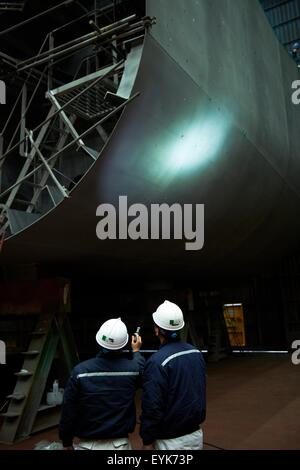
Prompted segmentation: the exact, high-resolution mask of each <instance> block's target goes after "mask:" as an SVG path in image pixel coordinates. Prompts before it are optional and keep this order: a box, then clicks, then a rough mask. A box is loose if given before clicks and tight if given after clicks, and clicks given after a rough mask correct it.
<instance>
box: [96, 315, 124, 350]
mask: <svg viewBox="0 0 300 470" xmlns="http://www.w3.org/2000/svg"><path fill="white" fill-rule="evenodd" d="M96 341H97V343H98V344H100V346H102V347H103V348H106V349H112V350H117V349H122V348H124V346H125V345H126V344H127V342H128V333H127V328H126V325H125V323H123V322H122V320H121V318H112V319H111V320H107V321H106V322H105V323H103V325H102V326H101V327H100V329H99V331H98V333H97V334H96Z"/></svg>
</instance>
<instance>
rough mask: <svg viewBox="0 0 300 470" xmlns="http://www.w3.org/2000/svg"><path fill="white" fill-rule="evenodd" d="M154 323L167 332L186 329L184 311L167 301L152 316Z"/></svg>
mask: <svg viewBox="0 0 300 470" xmlns="http://www.w3.org/2000/svg"><path fill="white" fill-rule="evenodd" d="M152 318H153V321H154V323H155V324H156V325H157V326H159V327H160V328H163V329H164V330H167V331H177V330H181V328H183V327H184V319H183V313H182V310H181V309H180V308H179V307H178V305H176V304H174V303H173V302H169V301H168V300H165V301H164V303H163V304H161V305H160V306H159V307H158V308H157V310H156V312H154V313H153V314H152Z"/></svg>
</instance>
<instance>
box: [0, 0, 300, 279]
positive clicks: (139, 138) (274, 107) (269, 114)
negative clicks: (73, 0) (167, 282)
mask: <svg viewBox="0 0 300 470" xmlns="http://www.w3.org/2000/svg"><path fill="white" fill-rule="evenodd" d="M232 4H233V1H232V0H231V1H230V0H223V1H222V2H220V1H219V0H199V1H197V0H191V1H189V2H182V1H181V0H170V1H163V2H161V1H158V0H149V1H148V4H147V14H148V15H150V16H155V17H156V19H157V20H156V21H157V24H156V25H154V26H152V28H151V29H150V31H149V33H148V34H146V37H145V43H144V49H143V54H142V60H141V63H140V67H139V71H138V75H137V78H136V81H135V85H134V89H133V91H132V94H134V93H135V92H140V96H139V97H138V98H137V99H136V100H134V101H133V102H131V103H130V104H129V105H128V106H127V107H126V109H125V110H124V111H123V114H122V115H121V117H120V119H119V121H118V124H117V126H116V128H115V129H114V131H113V133H112V135H111V136H110V139H109V141H108V142H107V143H106V146H105V147H104V149H103V151H102V153H101V155H100V157H99V158H98V160H97V161H96V162H95V163H94V164H93V166H92V167H91V169H90V170H89V172H88V173H87V174H86V176H85V178H84V179H83V180H82V181H81V182H80V183H79V184H78V186H77V188H76V189H75V190H74V191H73V193H72V196H71V198H70V199H68V200H65V201H63V202H62V203H61V204H60V205H59V206H58V207H57V208H55V210H53V211H52V212H50V213H48V214H47V215H46V216H45V217H43V218H42V219H41V220H39V221H38V222H36V223H35V224H33V225H32V226H30V227H28V228H27V229H26V230H24V231H23V232H21V233H19V234H18V235H16V236H14V237H11V238H10V239H8V240H7V241H6V242H5V245H4V249H3V253H2V255H1V256H2V257H3V259H4V260H6V259H9V260H11V259H12V258H14V259H15V260H18V261H20V260H22V261H26V260H27V261H29V260H30V261H41V262H49V261H52V262H53V261H55V262H56V261H73V262H77V261H79V260H80V261H86V262H89V261H91V260H92V261H93V266H95V267H99V268H101V266H105V267H109V266H111V267H114V268H115V267H116V266H123V269H124V270H126V269H127V268H128V269H129V267H133V268H139V269H142V268H143V269H145V270H148V269H149V270H150V269H153V271H154V272H156V271H157V273H159V272H161V269H162V268H163V267H168V270H169V272H170V266H174V268H178V269H180V270H181V272H183V273H188V272H190V271H196V272H199V273H211V274H218V273H220V272H241V271H242V270H243V271H244V272H249V273H250V272H252V271H254V270H255V269H256V268H257V266H258V265H259V264H263V263H264V262H265V261H266V260H267V259H271V258H273V259H275V258H276V259H277V258H278V257H280V256H282V255H283V254H285V253H287V252H288V251H289V250H290V249H292V248H293V247H294V246H295V245H296V243H297V239H298V237H299V234H300V178H299V175H300V159H299V148H300V133H299V122H300V107H297V106H294V105H293V104H292V102H291V83H292V81H293V80H296V79H297V78H299V72H298V70H297V68H296V66H295V65H294V63H293V62H292V61H291V60H290V59H289V57H288V55H287V53H286V52H285V50H284V49H283V48H282V47H281V46H280V44H279V43H278V41H277V39H276V37H275V35H274V33H273V31H272V30H271V28H270V26H269V24H268V23H267V20H266V18H265V17H264V13H263V11H262V10H261V8H260V5H259V3H258V2H253V0H243V1H239V2H234V6H233V5H232ZM185 5H188V6H186V7H185ZM120 195H127V196H128V203H129V204H133V203H143V204H145V205H146V206H147V207H149V206H150V203H159V204H161V203H164V202H166V203H168V204H173V203H180V204H205V245H204V248H203V249H202V250H200V251H186V250H185V247H184V241H180V240H138V241H133V240H106V241H100V240H99V239H98V238H97V237H96V224H97V220H98V219H97V218H96V208H97V206H98V205H99V204H100V203H106V202H107V203H111V204H114V205H115V206H117V205H118V198H119V196H120Z"/></svg>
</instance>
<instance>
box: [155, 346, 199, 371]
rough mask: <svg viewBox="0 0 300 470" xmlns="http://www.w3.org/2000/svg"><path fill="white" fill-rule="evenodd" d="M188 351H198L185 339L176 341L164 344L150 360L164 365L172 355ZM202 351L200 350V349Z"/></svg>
mask: <svg viewBox="0 0 300 470" xmlns="http://www.w3.org/2000/svg"><path fill="white" fill-rule="evenodd" d="M188 351H198V349H197V348H195V346H193V345H191V344H189V343H186V342H183V341H176V342H174V343H167V344H165V345H164V346H162V347H161V348H160V349H159V350H158V351H156V352H155V353H154V354H153V355H152V356H151V357H150V359H149V360H148V362H149V364H151V363H152V364H159V365H162V364H163V362H164V361H165V360H166V359H168V358H169V357H172V356H177V355H181V354H182V353H185V352H188ZM199 352H200V351H199Z"/></svg>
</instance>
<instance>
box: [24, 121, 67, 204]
mask: <svg viewBox="0 0 300 470" xmlns="http://www.w3.org/2000/svg"><path fill="white" fill-rule="evenodd" d="M25 132H26V134H27V135H28V137H29V140H30V142H31V144H32V145H33V147H34V148H35V150H36V151H37V154H38V156H39V157H40V159H41V160H42V162H43V164H44V166H45V167H46V169H47V171H48V173H49V175H50V176H51V178H52V179H53V181H54V183H55V184H56V186H57V188H58V190H59V191H60V192H61V194H62V195H63V197H69V193H68V191H67V190H66V188H65V187H64V186H62V185H61V184H60V182H59V181H58V179H57V178H56V176H55V174H54V173H53V171H52V169H51V167H50V166H49V164H48V162H47V160H46V159H45V158H44V156H43V154H42V152H41V151H40V149H39V148H38V146H37V145H36V143H35V141H34V140H33V138H32V132H29V131H28V129H26V127H25Z"/></svg>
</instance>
